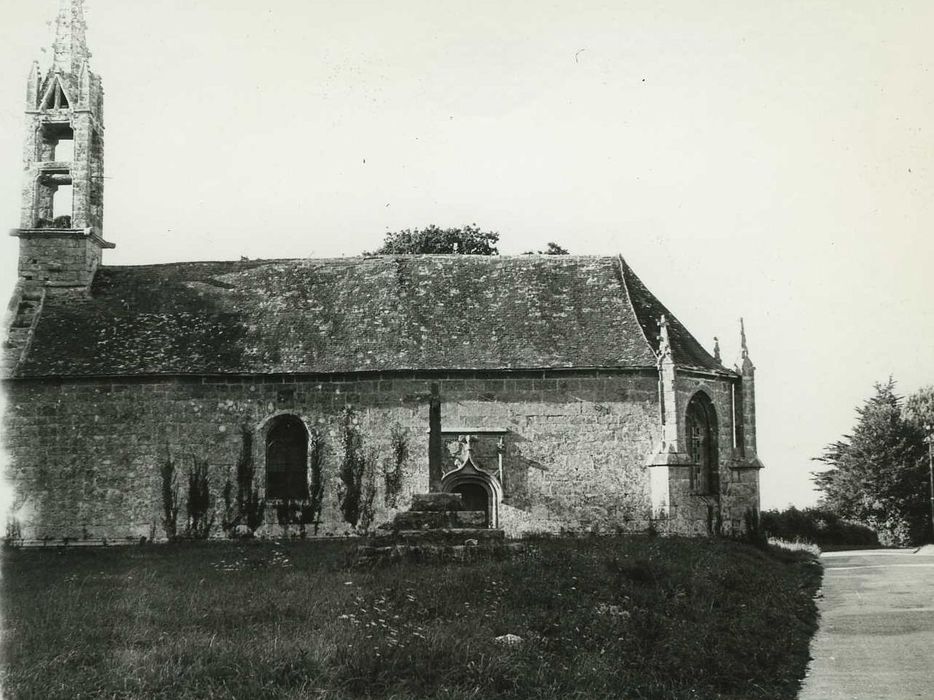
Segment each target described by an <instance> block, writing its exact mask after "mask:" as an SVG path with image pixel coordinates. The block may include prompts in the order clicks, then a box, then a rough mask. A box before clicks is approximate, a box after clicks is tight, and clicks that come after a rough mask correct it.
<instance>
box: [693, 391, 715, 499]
mask: <svg viewBox="0 0 934 700" xmlns="http://www.w3.org/2000/svg"><path fill="white" fill-rule="evenodd" d="M685 428H686V430H687V443H688V454H690V455H691V491H693V492H694V493H698V494H702V495H712V496H716V495H719V493H720V470H719V465H720V460H719V456H718V450H717V411H716V409H715V408H714V405H713V402H712V401H711V400H710V397H709V396H707V394H705V393H703V392H700V391H699V392H697V393H696V394H694V396H693V397H692V398H691V401H690V402H689V403H688V409H687V414H686V416H685Z"/></svg>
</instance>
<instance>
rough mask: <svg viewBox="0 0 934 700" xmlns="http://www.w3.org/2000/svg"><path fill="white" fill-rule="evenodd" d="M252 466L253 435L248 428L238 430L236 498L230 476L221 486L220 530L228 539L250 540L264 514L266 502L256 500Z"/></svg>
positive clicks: (243, 427) (253, 468)
mask: <svg viewBox="0 0 934 700" xmlns="http://www.w3.org/2000/svg"><path fill="white" fill-rule="evenodd" d="M255 477H256V464H255V463H254V461H253V432H252V431H251V430H250V428H249V426H246V425H244V426H241V427H240V455H239V456H238V457H237V473H236V482H237V497H236V501H234V498H233V489H234V485H233V483H231V481H230V475H229V474H228V476H227V481H226V482H225V483H224V491H223V493H224V522H223V528H224V531H225V532H226V533H227V536H228V537H252V536H253V534H254V533H255V532H256V530H257V529H258V528H259V526H260V525H262V524H263V518H264V515H265V513H266V500H265V499H263V498H260V495H259V486H257V484H256V478H255Z"/></svg>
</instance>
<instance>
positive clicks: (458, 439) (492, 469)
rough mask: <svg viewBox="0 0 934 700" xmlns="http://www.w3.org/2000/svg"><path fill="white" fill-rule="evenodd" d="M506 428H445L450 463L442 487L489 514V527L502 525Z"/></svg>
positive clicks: (442, 436)
mask: <svg viewBox="0 0 934 700" xmlns="http://www.w3.org/2000/svg"><path fill="white" fill-rule="evenodd" d="M508 432H509V431H508V430H506V429H502V428H442V430H441V439H442V442H443V444H444V445H445V447H446V449H447V455H448V456H449V458H450V462H448V464H447V465H446V467H449V468H446V469H445V472H444V474H443V476H442V479H441V490H442V491H445V492H449V493H460V494H461V497H462V499H463V500H464V502H465V503H466V504H468V505H470V506H471V508H475V509H478V510H479V509H481V508H482V509H483V510H485V511H486V513H487V527H493V528H495V527H498V526H499V505H500V503H502V501H503V494H504V489H505V472H504V470H503V455H504V454H505V452H506V434H507V433H508Z"/></svg>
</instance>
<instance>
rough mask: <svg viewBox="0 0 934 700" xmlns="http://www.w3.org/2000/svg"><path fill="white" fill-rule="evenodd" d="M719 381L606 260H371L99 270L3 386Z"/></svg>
mask: <svg viewBox="0 0 934 700" xmlns="http://www.w3.org/2000/svg"><path fill="white" fill-rule="evenodd" d="M663 313H664V314H666V315H667V316H668V319H669V321H670V327H669V333H670V336H671V345H672V349H673V355H674V360H675V362H676V364H678V365H680V366H683V367H693V368H699V369H706V370H720V371H723V372H726V370H724V369H723V368H722V367H721V366H720V365H719V364H718V363H717V362H716V361H715V360H714V359H713V357H711V356H710V354H708V353H707V352H706V351H705V350H704V349H703V348H702V347H701V346H700V344H699V343H698V342H697V341H696V340H695V339H694V338H693V337H691V335H690V333H688V331H687V330H686V329H685V328H684V327H683V326H682V325H681V324H680V323H679V322H678V321H677V320H676V319H675V318H674V317H673V316H672V315H671V314H670V312H668V310H667V309H666V308H665V307H664V306H663V305H662V304H661V302H660V301H658V299H656V298H655V297H654V296H653V295H652V294H651V292H649V291H648V290H647V289H646V288H645V286H644V285H643V284H642V282H641V281H640V280H639V279H638V278H637V277H636V275H635V274H634V273H633V272H632V270H631V269H630V268H629V266H628V265H627V264H626V263H625V262H624V261H623V260H622V258H619V257H584V256H518V257H505V256H504V257H498V256H496V257H486V256H463V255H462V256H445V255H436V256H435V255H433V256H385V257H373V258H340V259H330V260H311V259H306V260H264V261H243V262H204V263H175V264H169V265H147V266H133V267H102V268H101V269H100V270H99V271H98V273H97V275H96V277H95V279H94V283H93V285H92V287H91V290H90V294H87V293H68V294H59V295H49V296H48V298H47V299H46V301H45V304H44V306H43V309H42V312H41V315H40V317H39V320H38V322H37V324H36V326H35V331H34V335H33V338H32V342H31V344H30V346H29V350H28V353H27V354H26V356H25V357H23V358H22V359H21V360H20V362H19V364H18V366H17V368H16V370H15V375H16V376H20V377H42V376H63V377H80V376H133V375H160V374H171V375H190V374H279V373H287V374H291V373H344V372H358V371H390V370H471V369H472V370H493V369H546V368H653V367H655V365H656V353H657V349H658V348H657V345H658V341H657V338H656V336H657V333H658V329H657V318H658V316H660V315H661V314H663Z"/></svg>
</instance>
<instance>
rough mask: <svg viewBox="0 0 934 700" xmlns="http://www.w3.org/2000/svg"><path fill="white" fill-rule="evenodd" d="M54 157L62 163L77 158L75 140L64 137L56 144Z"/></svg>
mask: <svg viewBox="0 0 934 700" xmlns="http://www.w3.org/2000/svg"><path fill="white" fill-rule="evenodd" d="M53 159H54V160H56V161H58V162H60V163H70V162H71V161H73V160H74V159H75V142H74V141H72V140H71V139H62V140H61V141H59V142H58V143H57V144H56V145H55V151H54V154H53Z"/></svg>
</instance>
